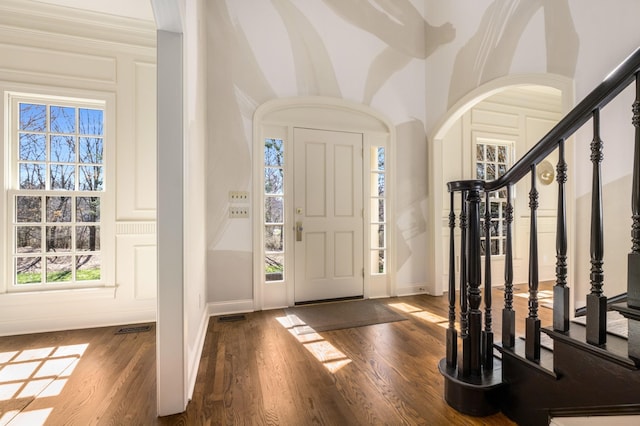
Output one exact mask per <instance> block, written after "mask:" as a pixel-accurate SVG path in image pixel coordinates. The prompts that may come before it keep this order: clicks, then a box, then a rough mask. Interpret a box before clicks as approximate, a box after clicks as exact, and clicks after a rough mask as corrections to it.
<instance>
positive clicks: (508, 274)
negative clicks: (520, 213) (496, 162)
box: [502, 185, 516, 349]
mask: <svg viewBox="0 0 640 426" xmlns="http://www.w3.org/2000/svg"><path fill="white" fill-rule="evenodd" d="M504 220H505V223H506V226H507V235H506V241H505V243H506V247H505V259H504V308H503V309H502V346H503V347H505V348H508V349H513V346H514V345H515V339H516V312H515V311H514V310H513V241H512V233H511V225H512V224H513V204H512V202H511V185H509V186H507V206H506V208H505V218H504Z"/></svg>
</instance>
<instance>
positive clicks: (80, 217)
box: [76, 197, 100, 222]
mask: <svg viewBox="0 0 640 426" xmlns="http://www.w3.org/2000/svg"><path fill="white" fill-rule="evenodd" d="M76 222H100V197H78V198H76Z"/></svg>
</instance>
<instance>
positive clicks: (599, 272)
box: [587, 109, 607, 345]
mask: <svg viewBox="0 0 640 426" xmlns="http://www.w3.org/2000/svg"><path fill="white" fill-rule="evenodd" d="M591 162H592V164H593V176H592V178H591V183H592V187H591V293H590V294H588V295H587V342H589V343H591V344H594V345H604V344H605V343H606V342H607V298H606V296H605V295H604V294H603V291H602V286H603V284H604V271H603V267H602V265H603V263H604V260H603V259H604V232H603V223H602V222H603V218H602V176H601V174H600V163H601V162H602V140H601V139H600V110H598V109H596V110H594V111H593V141H592V142H591Z"/></svg>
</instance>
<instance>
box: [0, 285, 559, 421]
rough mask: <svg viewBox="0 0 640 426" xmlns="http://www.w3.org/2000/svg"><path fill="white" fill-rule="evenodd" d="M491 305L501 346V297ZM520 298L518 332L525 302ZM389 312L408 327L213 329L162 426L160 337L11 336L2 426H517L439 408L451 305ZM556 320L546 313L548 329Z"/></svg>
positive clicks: (254, 321) (263, 321)
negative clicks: (191, 384)
mask: <svg viewBox="0 0 640 426" xmlns="http://www.w3.org/2000/svg"><path fill="white" fill-rule="evenodd" d="M519 287H520V288H525V287H526V286H519ZM493 297H494V331H496V333H497V334H498V336H496V341H498V340H499V331H500V321H499V320H500V318H499V317H500V314H499V313H500V310H501V308H502V292H501V291H499V290H494V296H493ZM514 299H515V300H514V304H515V306H516V308H517V312H518V323H519V324H521V323H523V322H524V316H525V315H526V313H527V310H526V299H524V298H519V297H516V298H514ZM385 301H386V302H387V303H389V304H391V305H392V308H393V309H398V310H399V311H400V312H403V315H405V316H406V317H407V320H406V321H399V322H394V323H387V324H377V325H373V326H366V327H359V328H351V329H346V330H337V331H330V332H322V333H319V334H315V335H303V336H302V337H300V338H297V337H296V336H295V335H294V334H293V333H290V332H289V330H288V329H287V328H286V327H285V326H283V325H282V323H281V322H280V321H279V320H278V318H280V317H282V316H283V311H282V310H272V311H262V312H254V313H250V314H247V315H246V319H244V320H240V321H235V322H220V321H219V320H218V318H216V317H213V318H211V319H210V322H209V328H208V331H207V335H206V340H205V346H204V350H203V355H202V359H201V363H200V368H199V371H198V377H197V383H196V387H195V391H194V395H193V399H192V400H191V401H190V402H189V405H188V407H187V411H186V412H185V413H182V414H179V415H175V416H169V417H164V418H160V419H157V418H156V414H155V413H156V402H155V401H156V388H155V386H156V382H155V327H152V329H151V331H148V332H141V333H133V334H114V333H115V331H116V329H117V328H118V327H105V328H97V329H87V330H76V331H65V332H58V333H43V334H35V335H25V336H12V337H3V338H0V367H2V370H0V411H1V412H0V425H3V424H7V422H9V423H8V424H9V425H13V424H29V425H33V424H47V425H94V424H95V425H154V424H160V425H227V424H228V425H231V424H242V425H310V424H320V425H374V424H390V425H399V424H406V425H417V424H428V425H454V424H455V425H511V424H513V423H512V422H511V421H510V420H508V419H507V418H506V417H505V416H504V415H502V414H496V415H493V416H490V417H485V418H473V417H469V416H464V415H461V414H459V413H458V412H457V411H455V410H454V409H452V408H450V407H449V406H448V405H447V404H446V402H445V401H444V400H443V397H442V395H443V380H442V377H441V376H440V374H439V372H438V370H437V364H438V361H439V360H440V359H441V358H442V357H443V356H444V350H445V348H444V332H445V327H446V316H447V300H446V298H445V297H439V298H436V297H430V296H423V295H420V296H408V297H401V298H392V299H386V300H385ZM356 303H357V302H356ZM550 314H551V310H550V309H544V308H541V309H540V316H541V318H542V319H543V326H544V325H547V324H548V323H549V322H550ZM36 349H40V350H38V351H36ZM21 370H22V372H20V371H21ZM14 416H18V417H14ZM20 416H22V417H20ZM29 416H31V417H29ZM38 416H40V417H38ZM11 418H13V419H14V420H13V423H12V422H11V420H10V419H11ZM30 418H36V419H37V418H40V419H41V421H40V423H37V422H36V421H29V419H30ZM42 419H46V422H45V423H43V422H42ZM19 420H21V421H23V422H22V423H21V422H19Z"/></svg>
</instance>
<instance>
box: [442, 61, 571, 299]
mask: <svg viewBox="0 0 640 426" xmlns="http://www.w3.org/2000/svg"><path fill="white" fill-rule="evenodd" d="M572 105H573V86H572V81H571V80H570V79H568V78H565V77H562V76H557V75H549V74H544V75H522V76H509V77H505V78H502V79H497V80H494V81H491V82H489V83H487V84H485V85H483V86H481V87H479V88H478V89H476V90H474V91H473V92H471V93H469V94H468V95H467V96H465V97H464V98H462V99H461V100H460V101H459V102H458V103H456V105H455V106H454V107H453V108H451V110H450V111H449V112H448V113H447V114H446V115H445V117H444V118H443V120H442V121H441V123H440V125H438V126H437V127H436V129H435V131H434V132H433V134H432V136H431V138H430V141H431V145H430V150H431V152H430V158H431V159H432V160H431V182H432V187H431V189H432V191H431V194H433V197H432V207H433V210H432V211H433V212H434V217H433V221H432V222H431V226H432V227H433V235H434V239H433V240H432V244H433V246H432V247H431V249H432V250H433V253H434V265H433V266H434V267H433V273H434V276H433V282H434V288H433V292H434V294H442V292H443V291H444V290H445V289H446V288H445V287H446V284H445V283H447V282H448V264H449V259H448V238H449V229H448V214H449V202H450V201H449V200H450V199H449V194H448V192H447V189H446V183H447V182H448V181H451V180H458V179H476V178H480V179H487V180H492V179H495V178H497V177H498V176H499V175H500V174H501V173H503V172H504V171H505V170H507V169H508V168H509V167H510V166H511V165H512V164H513V163H514V162H515V161H517V160H518V159H519V158H520V157H521V156H522V155H523V154H524V153H526V152H527V151H528V150H529V149H530V148H531V147H532V146H533V145H534V144H535V143H537V141H538V140H539V139H540V138H541V137H542V136H544V135H545V134H546V133H547V132H548V130H550V129H551V128H552V127H553V126H554V125H555V124H556V123H557V122H558V121H559V120H560V119H561V118H562V117H563V116H564V115H565V114H566V113H567V112H568V111H569V110H570V108H571V107H572ZM568 149H569V150H571V149H572V146H571V144H568ZM498 155H500V158H498ZM553 158H554V157H553V156H552V157H551V158H550V162H551V165H552V170H553V169H555V163H554V160H553ZM567 158H571V154H570V153H569V154H568V155H567ZM569 161H570V160H569ZM444 165H446V166H444ZM545 183H546V182H545ZM525 185H526V184H524V183H523V184H522V187H521V188H520V186H521V185H518V186H517V187H516V190H515V191H514V192H515V194H516V197H515V206H514V209H515V211H514V214H515V220H514V227H513V229H514V243H515V248H514V263H515V265H514V266H515V271H516V272H515V278H514V282H515V283H522V282H526V267H527V265H528V246H527V241H528V227H527V221H526V220H525V219H526V218H527V217H528V214H529V213H528V205H527V199H526V194H527V192H528V190H529V189H528V188H527V187H525ZM556 191H557V188H556V186H555V185H553V184H551V185H545V184H544V183H543V184H542V185H541V186H540V192H541V199H540V202H541V210H540V212H541V213H540V214H539V224H540V230H541V234H540V233H539V239H540V241H541V250H540V256H539V257H540V264H541V280H544V279H553V277H554V267H555V228H554V227H555V220H556V216H555V215H556V213H555V202H556V199H555V197H556V194H557V192H556ZM568 191H569V196H570V194H571V193H572V189H571V188H568ZM491 200H492V201H491V206H490V208H491V210H492V217H493V218H492V223H493V222H494V220H495V230H496V231H495V234H493V233H492V237H491V240H490V241H488V242H485V241H483V247H485V245H486V247H489V248H490V249H491V251H492V254H493V253H495V254H497V255H494V256H492V271H494V272H493V276H494V277H497V279H496V280H494V283H493V284H494V285H501V284H502V283H501V282H500V281H501V277H502V276H503V275H504V257H503V256H502V254H503V253H504V252H503V244H504V235H503V234H502V232H501V231H502V229H503V228H502V225H501V220H502V219H503V217H502V213H501V207H500V206H501V204H500V203H501V200H500V195H499V194H495V197H494V196H493V195H492V198H491ZM459 203H460V200H458V199H456V206H459ZM570 210H571V208H570V207H569V212H568V214H569V215H573V212H572V211H570ZM570 246H571V245H570ZM569 250H570V251H571V250H572V248H571V247H570V248H569ZM457 260H458V259H456V265H458V264H459V262H458V261H457Z"/></svg>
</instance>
